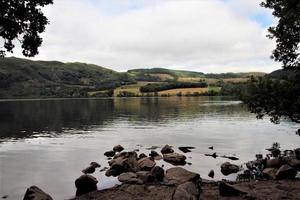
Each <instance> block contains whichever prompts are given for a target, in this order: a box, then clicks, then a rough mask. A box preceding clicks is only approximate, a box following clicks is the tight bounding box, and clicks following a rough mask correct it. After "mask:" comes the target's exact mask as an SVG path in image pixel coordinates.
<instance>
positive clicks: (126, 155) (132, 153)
mask: <svg viewBox="0 0 300 200" xmlns="http://www.w3.org/2000/svg"><path fill="white" fill-rule="evenodd" d="M120 157H122V158H135V159H137V153H136V152H135V151H128V152H127V151H123V152H121V153H118V154H116V155H115V156H114V159H116V158H120Z"/></svg>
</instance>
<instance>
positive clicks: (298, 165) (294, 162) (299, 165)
mask: <svg viewBox="0 0 300 200" xmlns="http://www.w3.org/2000/svg"><path fill="white" fill-rule="evenodd" d="M287 164H288V165H290V166H291V167H296V168H300V160H299V159H296V158H292V159H289V160H288V161H287Z"/></svg>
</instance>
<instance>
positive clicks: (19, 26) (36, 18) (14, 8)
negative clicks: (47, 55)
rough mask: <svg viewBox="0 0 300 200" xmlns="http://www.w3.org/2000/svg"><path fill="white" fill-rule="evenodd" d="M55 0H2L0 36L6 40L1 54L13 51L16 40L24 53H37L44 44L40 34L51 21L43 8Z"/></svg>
mask: <svg viewBox="0 0 300 200" xmlns="http://www.w3.org/2000/svg"><path fill="white" fill-rule="evenodd" d="M52 3H53V0H0V37H1V38H2V39H3V40H4V41H3V43H4V44H3V46H2V47H1V49H0V56H2V57H3V56H5V53H6V52H10V53H13V49H14V48H15V45H14V40H18V41H19V42H20V43H21V47H22V49H23V51H22V53H23V55H25V56H28V57H32V56H35V55H37V54H38V53H39V52H38V48H39V47H40V46H41V44H42V41H43V40H42V38H41V37H40V34H41V33H43V32H44V31H45V27H46V25H47V24H48V23H49V21H48V19H47V17H46V16H45V15H44V14H43V12H42V10H41V8H42V7H44V6H46V5H49V4H52Z"/></svg>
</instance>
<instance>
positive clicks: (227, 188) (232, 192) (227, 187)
mask: <svg viewBox="0 0 300 200" xmlns="http://www.w3.org/2000/svg"><path fill="white" fill-rule="evenodd" d="M219 192H220V195H221V196H223V197H230V196H240V195H243V194H247V192H245V191H243V190H242V189H240V188H239V187H237V186H235V185H231V184H228V183H225V182H224V181H221V182H220V184H219Z"/></svg>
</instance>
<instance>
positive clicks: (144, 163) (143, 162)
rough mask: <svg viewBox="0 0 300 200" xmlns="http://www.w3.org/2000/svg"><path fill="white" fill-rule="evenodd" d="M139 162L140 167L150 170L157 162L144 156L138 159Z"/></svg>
mask: <svg viewBox="0 0 300 200" xmlns="http://www.w3.org/2000/svg"><path fill="white" fill-rule="evenodd" d="M137 163H138V167H139V169H140V170H142V171H150V170H151V169H152V168H153V167H154V166H155V164H156V163H155V162H154V161H153V160H151V159H150V158H142V159H140V160H138V161H137Z"/></svg>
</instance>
